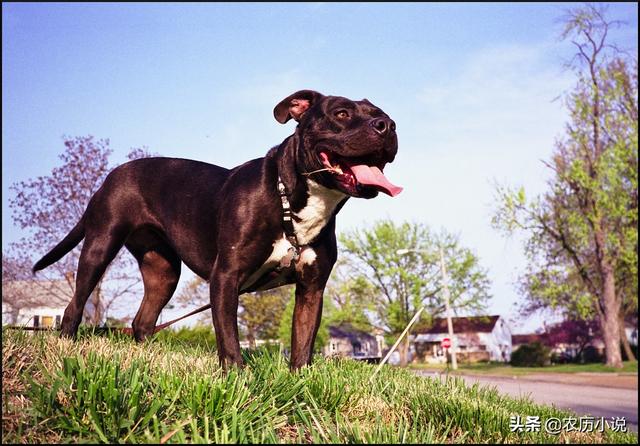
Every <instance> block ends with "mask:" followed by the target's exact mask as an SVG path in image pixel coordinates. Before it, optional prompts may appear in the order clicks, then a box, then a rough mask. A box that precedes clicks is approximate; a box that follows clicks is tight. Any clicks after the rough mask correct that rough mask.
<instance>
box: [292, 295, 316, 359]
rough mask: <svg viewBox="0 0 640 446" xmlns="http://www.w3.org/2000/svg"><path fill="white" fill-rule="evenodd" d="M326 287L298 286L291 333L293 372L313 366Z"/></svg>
mask: <svg viewBox="0 0 640 446" xmlns="http://www.w3.org/2000/svg"><path fill="white" fill-rule="evenodd" d="M323 292H324V286H322V288H319V289H318V288H317V287H315V286H311V287H310V286H309V285H308V284H304V283H298V284H297V285H296V303H295V307H294V309H293V327H292V333H291V364H290V367H291V370H297V369H299V368H300V367H302V366H305V365H310V364H311V357H312V354H313V343H314V342H315V339H316V335H317V334H318V328H319V327H320V319H321V317H322V294H323Z"/></svg>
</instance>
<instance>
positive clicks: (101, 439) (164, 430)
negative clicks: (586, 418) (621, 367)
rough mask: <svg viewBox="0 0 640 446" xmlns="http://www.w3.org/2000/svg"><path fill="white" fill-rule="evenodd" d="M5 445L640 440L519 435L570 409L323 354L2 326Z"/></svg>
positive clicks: (632, 438)
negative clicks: (226, 366)
mask: <svg viewBox="0 0 640 446" xmlns="http://www.w3.org/2000/svg"><path fill="white" fill-rule="evenodd" d="M2 353H3V354H2V366H3V403H2V404H3V406H2V431H3V432H2V437H3V442H8V443H14V442H15V443H61V442H65V443H66V442H70V443H380V444H387V443H445V442H447V443H449V442H456V443H487V442H488V443H566V442H570V443H637V441H638V437H637V434H622V433H617V432H613V431H611V430H608V429H607V430H605V431H604V432H602V433H601V432H593V433H576V432H563V433H560V434H559V435H552V434H548V433H546V432H545V431H544V429H543V430H541V431H540V432H511V429H510V427H509V419H510V416H512V415H520V416H521V417H522V418H526V417H527V416H539V417H540V419H541V420H542V421H543V422H544V420H546V419H548V418H550V417H555V418H560V419H562V418H566V417H569V416H571V415H574V416H575V414H572V413H570V412H567V411H563V410H558V409H556V408H553V407H549V406H541V405H536V404H534V403H532V402H531V401H530V400H528V399H513V398H509V397H506V396H502V395H501V394H499V393H498V392H497V391H496V390H495V389H491V388H481V387H478V386H477V385H476V386H472V387H467V386H466V385H465V384H464V382H463V381H462V380H461V379H460V378H455V377H452V378H450V379H447V380H446V381H443V382H441V381H439V380H432V379H429V378H422V377H417V376H415V375H414V374H413V373H411V372H410V371H408V370H403V369H398V368H393V367H389V366H385V367H383V369H382V370H381V371H380V373H378V374H377V375H376V377H375V379H374V380H373V381H372V382H370V381H369V378H370V377H371V375H372V373H373V371H374V366H371V365H367V364H363V363H360V362H355V361H351V360H326V359H323V358H320V357H318V358H317V359H316V361H315V362H314V365H313V366H311V367H306V368H304V369H303V370H302V371H300V372H298V373H293V374H292V373H290V372H289V370H288V366H287V362H286V359H285V358H284V357H283V356H282V354H281V353H280V352H279V351H278V350H274V349H270V350H267V349H263V350H258V351H254V352H244V355H245V360H246V364H247V366H246V367H245V368H244V369H242V370H236V369H232V370H231V371H229V373H227V374H224V373H222V371H221V370H220V369H219V367H218V364H217V362H218V360H217V357H216V355H215V351H212V350H211V349H209V348H204V347H189V346H182V345H178V344H176V343H170V344H167V343H165V342H162V341H159V340H155V341H151V342H147V343H145V344H143V345H137V344H135V343H133V342H132V341H131V340H130V339H128V338H123V337H119V336H109V337H99V336H81V337H80V339H79V340H78V341H76V342H72V341H69V340H66V339H59V338H58V337H56V336H55V335H54V334H52V333H35V334H28V333H23V332H13V331H3V339H2Z"/></svg>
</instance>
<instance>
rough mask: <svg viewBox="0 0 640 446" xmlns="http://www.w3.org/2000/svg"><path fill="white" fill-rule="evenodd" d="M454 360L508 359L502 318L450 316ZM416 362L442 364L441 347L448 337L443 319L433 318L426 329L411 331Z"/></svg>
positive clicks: (508, 334)
mask: <svg viewBox="0 0 640 446" xmlns="http://www.w3.org/2000/svg"><path fill="white" fill-rule="evenodd" d="M451 320H452V324H453V333H454V339H453V340H452V341H454V342H453V345H452V347H451V348H453V347H454V346H455V347H456V358H457V360H458V361H460V362H477V361H499V362H509V361H510V360H511V350H512V345H511V329H510V328H509V325H508V323H507V321H506V320H505V319H504V318H503V317H502V316H497V315H496V316H473V317H453V318H451ZM414 334H415V336H414V341H413V342H414V345H415V349H416V360H418V361H424V362H434V363H437V362H445V361H446V356H445V351H444V349H443V348H442V347H441V342H442V340H443V339H444V338H449V337H450V336H449V330H448V327H447V319H446V318H441V319H435V320H434V321H433V325H432V326H431V327H430V328H426V329H420V328H417V329H416V330H414Z"/></svg>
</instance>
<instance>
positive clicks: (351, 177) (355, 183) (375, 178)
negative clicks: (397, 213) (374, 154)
mask: <svg viewBox="0 0 640 446" xmlns="http://www.w3.org/2000/svg"><path fill="white" fill-rule="evenodd" d="M320 160H321V162H322V164H323V165H324V167H325V168H324V169H322V170H325V171H328V172H331V173H332V174H333V175H335V180H336V181H337V182H338V183H339V184H340V186H342V188H343V189H345V191H347V192H348V193H349V194H350V195H355V196H359V195H362V196H368V195H371V192H372V191H381V192H384V193H385V194H387V195H389V196H391V197H395V196H396V195H398V194H399V193H400V192H402V187H400V186H396V185H394V184H392V183H391V182H390V181H389V180H388V179H387V177H385V176H384V174H383V173H382V169H383V168H384V164H381V165H380V167H379V166H377V165H375V164H374V165H368V164H365V163H363V162H362V160H355V159H349V158H346V157H343V156H340V155H337V154H336V153H334V152H329V151H321V152H320ZM373 195H375V193H374V194H373Z"/></svg>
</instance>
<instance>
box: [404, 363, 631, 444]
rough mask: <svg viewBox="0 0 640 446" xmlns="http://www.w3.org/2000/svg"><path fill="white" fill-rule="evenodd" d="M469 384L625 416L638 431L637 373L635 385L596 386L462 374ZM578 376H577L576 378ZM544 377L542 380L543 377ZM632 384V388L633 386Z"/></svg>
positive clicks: (597, 414) (588, 411)
mask: <svg viewBox="0 0 640 446" xmlns="http://www.w3.org/2000/svg"><path fill="white" fill-rule="evenodd" d="M416 373H418V374H419V375H423V376H430V377H437V376H439V375H438V374H437V373H434V372H427V371H416ZM461 377H462V378H464V380H465V381H466V382H467V384H469V385H471V384H474V383H476V382H477V383H480V385H488V386H492V387H496V388H497V390H498V391H499V392H501V393H506V394H508V395H511V396H515V397H520V396H529V397H530V398H531V399H532V400H533V401H534V402H536V403H540V404H553V405H555V406H556V407H558V408H562V409H571V410H573V411H575V412H576V413H577V414H578V415H592V416H594V417H596V418H599V417H604V418H605V420H610V419H611V417H625V419H626V420H627V427H628V428H629V430H632V431H634V432H638V387H637V376H636V377H635V378H633V380H634V381H635V386H634V385H623V386H620V385H618V384H617V383H615V382H613V381H614V380H612V379H610V381H611V385H607V383H606V381H605V382H603V380H599V382H598V384H599V385H589V384H585V383H584V382H580V380H579V379H576V381H578V382H577V383H568V382H566V381H568V380H569V379H568V378H565V379H564V381H565V382H552V381H550V379H549V378H548V377H547V378H541V379H536V378H535V377H510V376H509V377H499V376H480V375H462V376H461ZM576 378H580V377H576ZM543 379H544V380H543ZM621 387H623V388H621ZM633 387H635V388H633Z"/></svg>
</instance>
